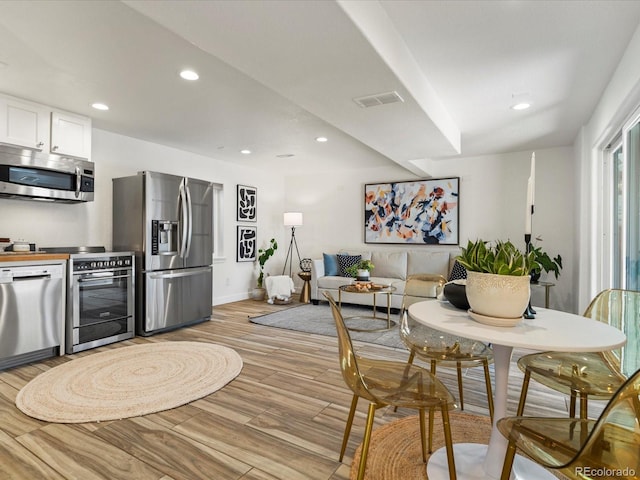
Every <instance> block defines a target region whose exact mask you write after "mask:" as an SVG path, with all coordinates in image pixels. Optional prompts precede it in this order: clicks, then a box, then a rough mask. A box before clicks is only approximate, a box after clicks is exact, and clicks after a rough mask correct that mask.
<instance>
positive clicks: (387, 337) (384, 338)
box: [249, 302, 405, 349]
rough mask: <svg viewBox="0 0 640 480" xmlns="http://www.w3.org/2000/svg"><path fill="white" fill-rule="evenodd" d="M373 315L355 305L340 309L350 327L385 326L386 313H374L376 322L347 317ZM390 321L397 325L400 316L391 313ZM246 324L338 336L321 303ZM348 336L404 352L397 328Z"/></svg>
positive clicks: (368, 309) (271, 315)
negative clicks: (400, 349)
mask: <svg viewBox="0 0 640 480" xmlns="http://www.w3.org/2000/svg"><path fill="white" fill-rule="evenodd" d="M372 314H373V308H372V307H359V306H355V305H343V306H342V315H343V316H344V317H345V323H346V325H347V327H349V328H358V329H370V328H381V327H384V326H385V325H386V311H384V312H381V311H378V312H376V316H377V317H378V319H377V320H374V319H372V318H358V319H356V318H353V319H349V318H346V317H351V316H363V317H364V316H371V315H372ZM383 320H384V321H383ZM391 320H393V321H394V322H396V324H397V323H398V322H399V320H400V318H399V314H398V313H393V311H392V313H391ZM249 321H250V322H252V323H256V324H259V325H266V326H269V327H277V328H285V329H287V330H297V331H299V332H307V333H316V334H318V335H327V336H332V337H336V336H337V335H336V325H335V323H334V321H333V316H332V315H331V308H330V307H329V304H328V303H326V302H321V303H320V304H319V305H313V304H308V305H301V306H299V307H293V308H289V309H287V310H281V311H279V312H276V313H270V314H267V315H262V316H260V317H253V318H250V319H249ZM349 333H350V335H351V339H352V340H359V341H362V342H368V343H376V344H378V345H385V346H387V347H394V348H402V349H405V346H404V343H402V340H400V334H399V332H398V326H397V325H395V326H392V327H391V329H390V330H386V331H382V332H356V331H350V332H349Z"/></svg>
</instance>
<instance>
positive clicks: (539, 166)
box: [285, 147, 577, 311]
mask: <svg viewBox="0 0 640 480" xmlns="http://www.w3.org/2000/svg"><path fill="white" fill-rule="evenodd" d="M573 157H574V154H573V149H572V148H571V147H566V148H554V149H545V150H539V151H536V197H535V198H536V213H535V216H534V217H533V218H534V220H533V235H534V236H542V237H543V240H544V241H543V242H542V243H541V244H540V245H541V246H542V247H543V248H544V249H545V250H546V251H547V252H548V253H549V254H550V255H551V256H552V257H553V256H555V255H557V254H560V255H561V256H562V258H563V260H564V264H565V268H564V269H563V270H562V274H561V276H560V278H559V280H558V281H557V286H556V287H554V288H552V289H551V302H550V303H551V305H550V306H551V307H552V308H557V309H561V310H567V311H574V308H573V306H574V303H575V291H574V289H573V264H574V262H575V259H574V258H573V254H572V252H573V249H572V241H573V238H574V233H573V230H574V219H573V216H574V211H575V208H574V197H573V191H574V189H575V188H576V181H577V180H576V177H575V176H574V174H573ZM530 159H531V152H520V153H512V154H505V155H487V156H482V157H460V158H453V159H448V160H446V161H445V160H443V161H438V162H432V170H431V172H430V173H431V174H432V175H433V176H434V177H453V176H457V177H460V243H461V244H462V245H464V244H466V241H467V239H476V238H483V239H487V240H494V239H511V240H512V241H513V242H514V243H516V244H518V245H519V246H520V247H524V233H523V232H524V223H525V211H526V207H525V205H526V190H527V179H528V177H529V172H530V165H531V164H530ZM415 178H418V177H416V176H414V175H412V174H410V173H409V172H407V171H406V170H404V169H402V168H400V167H396V166H389V167H387V168H378V169H370V170H350V169H349V168H348V163H345V168H344V169H342V170H340V171H336V172H333V173H329V174H326V175H322V176H318V175H314V176H295V177H287V178H286V182H285V189H286V196H285V208H286V209H289V210H300V211H302V212H303V213H304V226H302V227H300V228H298V229H296V238H297V241H298V245H299V247H300V255H301V256H302V257H311V258H319V257H321V256H322V253H323V252H335V251H337V250H338V249H341V248H354V249H355V248H357V249H360V250H371V249H374V248H377V249H398V248H402V246H401V245H384V246H378V245H371V244H365V243H364V228H363V224H364V205H363V192H364V184H365V183H375V182H382V181H394V180H396V181H398V180H411V179H415ZM413 248H416V247H413ZM420 248H425V249H439V248H440V249H441V248H451V247H443V246H424V247H420ZM549 280H551V281H554V282H555V278H553V277H552V278H551V279H549ZM533 295H534V298H533V300H534V304H535V305H543V302H544V295H543V292H542V289H534V290H533Z"/></svg>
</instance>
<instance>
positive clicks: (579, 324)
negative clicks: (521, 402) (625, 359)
mask: <svg viewBox="0 0 640 480" xmlns="http://www.w3.org/2000/svg"><path fill="white" fill-rule="evenodd" d="M536 312H537V314H536V316H535V318H534V319H530V320H528V319H523V320H521V321H520V322H519V323H518V324H517V325H516V326H513V327H502V326H493V325H486V324H483V323H479V322H477V321H475V320H473V319H472V318H471V317H470V316H469V313H468V312H467V311H465V310H460V309H457V308H455V307H453V306H452V305H451V304H450V303H449V302H446V301H439V300H429V301H424V302H418V303H414V304H413V305H411V306H410V307H409V315H410V316H411V317H412V318H413V319H414V320H416V321H417V322H420V323H422V324H424V325H427V326H429V327H431V328H435V329H437V330H440V331H442V332H445V333H450V334H454V335H459V336H463V337H466V338H471V339H474V340H480V341H482V342H486V343H490V344H491V346H492V348H493V355H494V368H495V388H494V423H493V428H492V430H491V437H490V439H489V445H482V444H477V443H455V444H454V456H455V463H456V473H457V478H458V479H461V480H467V479H474V480H475V479H478V480H479V479H483V480H484V479H488V478H493V479H499V478H500V474H501V473H502V465H503V463H504V456H505V452H506V450H507V443H508V442H507V439H506V438H505V437H504V436H503V435H502V434H501V433H500V431H499V430H498V429H497V427H496V424H497V420H499V419H500V418H503V417H505V416H506V414H507V395H508V390H507V385H508V378H509V366H510V364H511V354H512V352H513V348H514V347H518V348H526V349H532V350H541V351H544V350H552V351H561V352H600V351H605V350H613V349H615V348H618V347H621V346H622V345H624V344H625V343H626V341H627V339H626V337H625V335H624V333H623V332H621V331H620V330H618V329H616V328H614V327H612V326H610V325H608V324H606V323H602V322H598V321H595V320H592V319H589V318H586V317H583V316H580V315H575V314H572V313H566V312H560V311H558V310H550V309H545V308H539V307H536ZM454 441H455V439H454ZM427 475H428V477H429V480H447V479H448V478H449V470H448V467H447V458H446V451H445V449H444V448H441V449H439V450H437V451H436V452H434V453H433V454H432V455H431V457H430V458H429V463H428V464H427ZM511 478H514V479H532V480H541V479H545V478H549V479H555V478H556V477H554V476H553V475H552V474H551V473H550V472H548V471H547V470H546V469H544V468H542V467H541V466H539V465H538V464H537V463H534V462H532V461H531V460H528V459H526V458H525V457H523V456H521V455H517V456H516V459H515V461H514V464H513V470H512V476H511Z"/></svg>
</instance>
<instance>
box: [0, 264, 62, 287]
mask: <svg viewBox="0 0 640 480" xmlns="http://www.w3.org/2000/svg"><path fill="white" fill-rule="evenodd" d="M62 273H63V269H62V267H58V268H42V266H40V267H14V268H4V269H0V284H1V283H5V284H6V283H13V282H27V281H33V280H50V279H52V278H62Z"/></svg>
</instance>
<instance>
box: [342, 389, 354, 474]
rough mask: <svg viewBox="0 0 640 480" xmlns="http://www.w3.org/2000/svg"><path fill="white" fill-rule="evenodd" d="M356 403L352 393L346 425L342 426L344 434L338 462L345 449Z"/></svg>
mask: <svg viewBox="0 0 640 480" xmlns="http://www.w3.org/2000/svg"><path fill="white" fill-rule="evenodd" d="M357 405H358V396H357V395H354V396H353V398H352V399H351V409H350V410H349V416H348V417H347V425H346V426H345V428H344V436H343V437H342V448H341V449H340V458H339V459H338V461H339V462H342V459H343V458H344V452H345V450H346V449H347V442H348V441H349V435H350V434H351V426H352V425H353V417H354V415H355V413H356V406H357Z"/></svg>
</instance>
